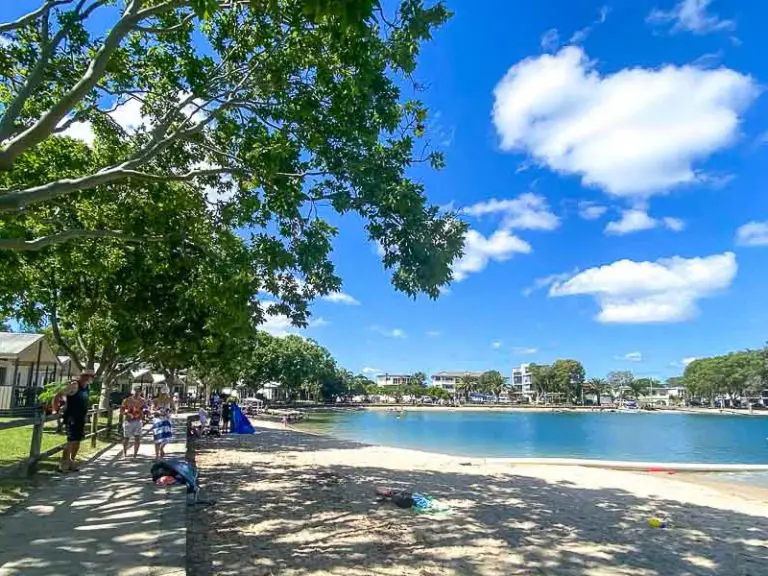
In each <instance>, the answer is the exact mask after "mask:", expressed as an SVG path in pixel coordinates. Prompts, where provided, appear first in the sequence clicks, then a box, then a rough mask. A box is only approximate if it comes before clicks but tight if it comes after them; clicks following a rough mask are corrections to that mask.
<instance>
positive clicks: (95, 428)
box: [0, 406, 123, 476]
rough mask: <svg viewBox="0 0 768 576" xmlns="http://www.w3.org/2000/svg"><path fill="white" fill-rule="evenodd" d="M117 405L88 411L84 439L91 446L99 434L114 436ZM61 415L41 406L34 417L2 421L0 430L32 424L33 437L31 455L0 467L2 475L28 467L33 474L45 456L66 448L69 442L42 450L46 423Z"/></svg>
mask: <svg viewBox="0 0 768 576" xmlns="http://www.w3.org/2000/svg"><path fill="white" fill-rule="evenodd" d="M115 410H116V407H115V406H112V407H110V408H92V409H91V410H89V411H88V415H89V416H90V432H89V433H88V434H86V436H85V438H84V440H88V439H90V441H91V447H95V446H96V439H97V437H98V435H99V434H105V435H106V436H107V438H110V437H111V436H112V432H113V430H114V428H115V427H114V422H113V421H114V414H115ZM105 413H106V415H107V419H106V426H105V427H103V428H99V416H101V415H102V414H105ZM59 418H60V416H59V415H58V414H50V415H46V414H45V412H44V411H43V409H42V408H39V409H37V410H35V413H34V416H33V417H32V418H24V419H19V420H13V421H11V422H1V423H0V431H2V430H8V429H10V428H21V427H23V426H32V439H31V441H30V444H29V457H28V458H25V459H22V460H21V461H19V462H18V463H16V464H12V465H10V466H6V467H4V468H0V476H4V475H6V474H10V473H13V472H16V471H18V470H19V469H23V468H26V471H27V474H28V475H30V476H31V475H33V474H35V472H37V466H38V464H39V462H40V461H41V460H44V459H45V458H50V457H51V456H53V455H54V454H57V453H59V452H61V451H62V450H64V447H65V446H66V445H67V442H62V443H61V444H58V445H57V446H54V447H53V448H49V449H48V450H45V451H42V450H41V449H42V445H43V433H44V430H45V423H46V422H51V421H54V420H58V419H59ZM122 419H123V417H122V414H121V415H120V417H119V419H118V425H117V426H118V429H119V427H120V425H121V424H122Z"/></svg>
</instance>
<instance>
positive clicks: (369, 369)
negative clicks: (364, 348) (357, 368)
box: [362, 366, 381, 374]
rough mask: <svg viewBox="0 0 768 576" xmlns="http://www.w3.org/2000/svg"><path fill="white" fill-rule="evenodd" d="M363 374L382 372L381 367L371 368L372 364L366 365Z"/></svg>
mask: <svg viewBox="0 0 768 576" xmlns="http://www.w3.org/2000/svg"><path fill="white" fill-rule="evenodd" d="M362 372H363V374H381V369H379V368H371V367H370V366H366V367H365V368H363V370H362Z"/></svg>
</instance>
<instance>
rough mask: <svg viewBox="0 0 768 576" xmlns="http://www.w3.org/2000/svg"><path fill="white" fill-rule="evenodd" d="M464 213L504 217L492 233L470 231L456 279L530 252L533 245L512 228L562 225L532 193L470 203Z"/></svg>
mask: <svg viewBox="0 0 768 576" xmlns="http://www.w3.org/2000/svg"><path fill="white" fill-rule="evenodd" d="M461 212H462V214H466V215H467V216H473V217H475V218H482V217H484V216H489V215H501V217H502V220H501V224H500V225H499V227H498V229H497V230H496V231H495V232H493V233H492V234H491V235H490V236H485V235H483V234H482V233H480V232H478V231H477V230H474V229H470V230H469V231H468V232H467V234H466V236H465V238H464V256H462V257H461V259H459V260H458V261H457V262H455V263H454V265H453V278H454V280H456V281H457V282H459V281H461V280H464V279H465V278H466V277H467V276H469V275H470V274H474V273H477V272H481V271H483V270H485V268H486V267H487V266H488V263H489V262H491V261H495V262H503V261H505V260H509V259H510V258H511V257H512V256H513V255H514V254H516V253H517V254H528V253H530V252H531V250H532V248H531V245H530V244H529V243H528V242H526V241H525V240H522V239H521V238H519V237H518V236H516V235H515V234H513V233H512V230H515V229H518V230H554V229H555V228H557V227H558V226H559V225H560V219H559V218H558V217H557V216H555V215H554V214H553V213H552V212H550V211H549V206H548V205H547V201H546V199H545V198H544V197H542V196H539V195H536V194H531V193H526V194H521V195H520V196H518V197H517V198H507V199H502V200H497V199H496V198H492V199H490V200H487V201H484V202H478V203H477V204H473V205H471V206H467V207H465V208H463V209H462V210H461Z"/></svg>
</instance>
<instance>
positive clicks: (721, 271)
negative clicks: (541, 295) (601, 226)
mask: <svg viewBox="0 0 768 576" xmlns="http://www.w3.org/2000/svg"><path fill="white" fill-rule="evenodd" d="M736 271H737V264H736V256H735V255H734V254H733V252H725V253H723V254H715V255H713V256H707V257H700V258H682V257H680V256H674V257H672V258H665V259H661V260H658V261H656V262H635V261H632V260H619V261H617V262H613V263H612V264H608V265H606V266H600V267H596V268H590V269H588V270H584V271H583V272H580V273H579V274H576V275H575V276H573V277H572V278H570V279H568V280H565V281H562V282H557V283H555V284H553V285H552V287H551V288H550V290H549V295H550V296H574V295H580V294H581V295H585V294H586V295H592V296H594V297H595V299H596V300H597V303H598V305H599V306H600V313H599V314H598V316H597V320H598V321H599V322H603V323H622V324H645V323H651V322H681V321H684V320H688V319H690V318H693V317H694V316H696V314H697V313H698V308H697V306H696V303H697V301H698V300H699V299H701V298H705V297H707V296H711V295H712V294H714V293H716V292H717V291H719V290H722V289H724V288H727V287H728V286H730V285H731V282H732V281H733V279H734V278H735V277H736Z"/></svg>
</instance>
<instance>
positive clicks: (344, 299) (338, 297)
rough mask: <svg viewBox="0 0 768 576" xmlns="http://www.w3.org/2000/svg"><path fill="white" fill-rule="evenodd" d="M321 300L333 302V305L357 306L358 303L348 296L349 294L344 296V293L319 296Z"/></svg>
mask: <svg viewBox="0 0 768 576" xmlns="http://www.w3.org/2000/svg"><path fill="white" fill-rule="evenodd" d="M321 298H322V299H323V300H327V301H328V302H334V303H335V304H346V305H348V306H359V305H360V302H359V301H358V300H356V299H355V298H354V297H352V296H350V295H349V294H345V293H344V292H331V293H330V294H326V295H325V296H321Z"/></svg>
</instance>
